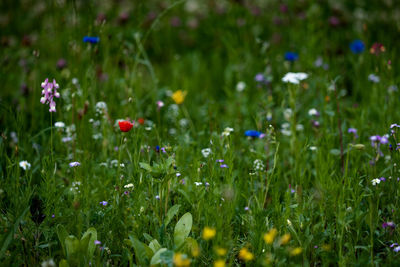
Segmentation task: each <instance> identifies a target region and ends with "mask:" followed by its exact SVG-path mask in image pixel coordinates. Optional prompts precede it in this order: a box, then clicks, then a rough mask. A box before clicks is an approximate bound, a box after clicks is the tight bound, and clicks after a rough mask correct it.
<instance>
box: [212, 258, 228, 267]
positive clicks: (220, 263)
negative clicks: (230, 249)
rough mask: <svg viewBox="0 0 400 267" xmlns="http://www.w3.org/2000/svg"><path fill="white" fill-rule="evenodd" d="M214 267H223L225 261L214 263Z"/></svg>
mask: <svg viewBox="0 0 400 267" xmlns="http://www.w3.org/2000/svg"><path fill="white" fill-rule="evenodd" d="M214 267H225V261H224V260H216V261H214Z"/></svg>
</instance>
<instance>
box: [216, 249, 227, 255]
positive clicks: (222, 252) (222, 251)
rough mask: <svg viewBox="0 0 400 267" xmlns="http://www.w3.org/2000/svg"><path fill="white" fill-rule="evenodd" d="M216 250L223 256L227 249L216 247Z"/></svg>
mask: <svg viewBox="0 0 400 267" xmlns="http://www.w3.org/2000/svg"><path fill="white" fill-rule="evenodd" d="M215 252H216V253H217V255H218V256H221V257H223V256H225V254H226V249H224V248H216V249H215Z"/></svg>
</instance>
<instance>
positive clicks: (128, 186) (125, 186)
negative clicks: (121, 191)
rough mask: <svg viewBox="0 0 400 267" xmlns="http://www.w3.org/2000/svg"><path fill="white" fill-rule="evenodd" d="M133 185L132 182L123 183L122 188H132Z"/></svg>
mask: <svg viewBox="0 0 400 267" xmlns="http://www.w3.org/2000/svg"><path fill="white" fill-rule="evenodd" d="M133 187H134V185H133V184H132V183H130V184H126V185H124V188H133Z"/></svg>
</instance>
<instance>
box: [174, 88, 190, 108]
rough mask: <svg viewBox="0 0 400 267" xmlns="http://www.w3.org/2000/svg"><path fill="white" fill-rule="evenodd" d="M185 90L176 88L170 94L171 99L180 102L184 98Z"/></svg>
mask: <svg viewBox="0 0 400 267" xmlns="http://www.w3.org/2000/svg"><path fill="white" fill-rule="evenodd" d="M186 94H187V92H186V91H182V90H178V91H175V92H174V93H173V94H172V99H173V100H174V101H175V103H176V104H178V105H179V104H182V103H183V101H184V100H185V97H186Z"/></svg>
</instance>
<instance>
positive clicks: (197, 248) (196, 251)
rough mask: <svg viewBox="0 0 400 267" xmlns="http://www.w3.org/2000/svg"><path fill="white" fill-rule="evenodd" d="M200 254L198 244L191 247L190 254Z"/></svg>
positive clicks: (194, 255)
mask: <svg viewBox="0 0 400 267" xmlns="http://www.w3.org/2000/svg"><path fill="white" fill-rule="evenodd" d="M199 255H200V248H199V246H194V247H192V256H193V257H195V258H197V257H198V256H199Z"/></svg>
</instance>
